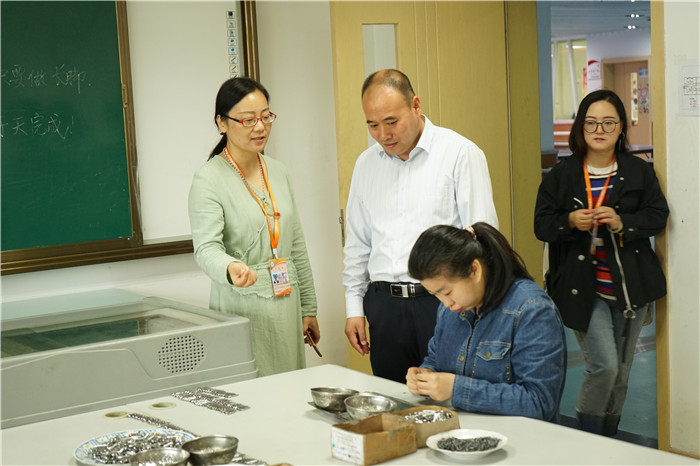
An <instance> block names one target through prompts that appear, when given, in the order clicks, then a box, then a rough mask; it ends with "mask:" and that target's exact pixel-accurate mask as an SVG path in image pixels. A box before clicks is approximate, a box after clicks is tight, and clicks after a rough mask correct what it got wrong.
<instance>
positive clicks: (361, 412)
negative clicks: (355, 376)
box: [345, 394, 396, 419]
mask: <svg viewBox="0 0 700 466" xmlns="http://www.w3.org/2000/svg"><path fill="white" fill-rule="evenodd" d="M345 409H346V410H347V412H348V414H349V415H350V417H352V418H353V419H364V418H366V417H369V416H374V415H375V414H380V413H390V412H392V411H393V410H394V409H396V402H395V401H394V400H392V399H390V398H387V397H385V396H382V395H370V394H360V395H354V396H350V397H348V398H346V399H345Z"/></svg>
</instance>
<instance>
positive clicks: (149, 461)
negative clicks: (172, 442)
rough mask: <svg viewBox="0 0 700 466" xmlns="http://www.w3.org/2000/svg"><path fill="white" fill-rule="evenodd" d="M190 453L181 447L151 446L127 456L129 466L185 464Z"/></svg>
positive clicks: (175, 465)
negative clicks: (151, 447)
mask: <svg viewBox="0 0 700 466" xmlns="http://www.w3.org/2000/svg"><path fill="white" fill-rule="evenodd" d="M189 457H190V454H189V453H187V452H186V451H185V450H183V449H181V448H171V447H167V448H153V449H151V450H144V451H142V452H140V453H136V454H135V455H133V456H131V458H129V463H130V464H131V466H186V465H187V460H188V459H189Z"/></svg>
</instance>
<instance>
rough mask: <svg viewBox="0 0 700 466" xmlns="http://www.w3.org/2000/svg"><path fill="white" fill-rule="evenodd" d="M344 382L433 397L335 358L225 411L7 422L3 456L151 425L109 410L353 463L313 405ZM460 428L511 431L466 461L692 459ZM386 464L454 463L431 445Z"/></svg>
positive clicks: (550, 428)
mask: <svg viewBox="0 0 700 466" xmlns="http://www.w3.org/2000/svg"><path fill="white" fill-rule="evenodd" d="M314 387H345V388H353V389H356V390H360V391H373V392H377V393H381V394H384V395H388V396H391V397H394V398H398V399H400V400H404V401H406V402H408V403H411V404H417V405H420V404H424V405H428V404H430V405H434V404H436V403H435V402H434V401H432V400H428V399H425V398H423V397H419V396H415V395H412V394H411V393H410V392H408V389H407V388H406V386H405V385H404V384H400V383H397V382H393V381H390V380H386V379H382V378H379V377H374V376H372V375H368V374H364V373H361V372H357V371H354V370H351V369H347V368H344V367H340V366H335V365H323V366H317V367H312V368H307V369H301V370H298V371H293V372H287V373H283V374H277V375H272V376H267V377H261V378H257V379H252V380H246V381H242V382H236V383H232V384H227V385H222V386H218V387H215V388H217V389H221V390H225V391H227V392H233V393H236V395H237V396H235V397H233V398H232V401H235V402H236V403H240V404H243V405H246V406H247V407H248V409H244V410H241V411H237V412H234V413H232V414H223V413H221V412H218V411H214V410H211V409H208V408H206V407H203V406H197V405H195V404H192V403H189V402H187V401H183V400H181V399H179V398H176V397H173V396H164V397H156V398H153V399H151V400H148V401H143V402H136V403H130V404H127V405H121V406H115V407H114V408H111V409H101V410H96V411H92V412H88V413H83V414H77V415H74V416H67V417H63V418H58V419H53V420H48V421H43V422H38V423H34V424H27V425H24V426H18V427H12V428H8V429H3V430H2V431H0V433H1V437H0V440H1V443H2V445H1V447H2V454H1V457H0V458H1V459H2V464H7V465H22V464H33V465H39V464H51V465H58V464H68V465H75V464H78V463H77V462H76V460H75V459H74V457H73V453H74V451H75V450H76V448H77V447H78V446H79V445H80V444H82V443H84V442H85V441H87V440H89V439H91V438H94V437H96V436H98V435H102V434H108V433H113V432H120V431H125V430H132V429H149V428H153V426H149V425H148V424H145V423H144V422H142V421H140V420H138V419H134V418H131V417H122V416H118V415H114V414H113V413H119V412H121V413H136V414H141V415H145V416H149V417H153V418H157V419H161V420H164V421H166V422H168V423H171V424H175V425H177V426H180V427H182V428H183V429H186V430H188V431H190V432H192V433H194V434H196V435H200V436H201V435H210V434H227V435H234V436H236V437H238V439H239V451H240V452H241V453H243V454H245V455H246V456H249V457H252V458H256V459H259V460H261V461H264V462H265V463H267V464H277V463H289V464H294V465H333V464H341V465H342V464H347V463H345V462H343V461H340V460H338V459H335V458H333V457H332V456H331V426H332V425H333V424H335V423H336V422H337V420H335V419H334V418H333V417H331V416H329V415H328V414H327V413H324V412H321V411H320V410H318V409H316V408H315V407H313V406H311V405H310V404H309V402H310V401H311V394H310V389H311V388H314ZM459 421H460V427H461V428H463V429H484V430H491V431H495V432H498V433H501V434H502V435H505V436H506V437H507V438H508V441H507V444H506V446H505V447H504V448H502V449H501V450H499V451H496V452H494V453H492V454H490V455H488V456H485V457H483V458H481V459H479V460H478V461H470V462H469V464H538V465H542V464H557V465H564V464H630V465H645V464H654V465H661V464H678V465H683V464H693V465H698V464H699V463H698V461H697V460H695V459H692V458H687V457H684V456H681V455H676V454H673V453H668V452H663V451H659V450H655V449H653V448H648V447H643V446H639V445H635V444H632V443H627V442H623V441H619V440H614V439H610V438H607V437H602V436H598V435H593V434H589V433H587V432H583V431H579V430H576V429H571V428H568V427H563V426H559V425H556V424H552V423H549V422H545V421H539V420H534V419H528V418H523V417H516V416H513V417H511V416H497V415H485V414H474V413H464V412H460V413H459ZM384 464H410V465H418V464H455V462H454V460H453V459H451V458H450V457H447V456H443V455H442V453H440V452H437V451H434V450H431V449H429V448H421V449H419V450H418V451H416V452H415V453H412V454H410V455H406V456H402V457H398V458H394V459H392V460H390V461H387V462H385V463H384Z"/></svg>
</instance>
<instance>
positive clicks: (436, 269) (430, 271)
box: [408, 222, 532, 312]
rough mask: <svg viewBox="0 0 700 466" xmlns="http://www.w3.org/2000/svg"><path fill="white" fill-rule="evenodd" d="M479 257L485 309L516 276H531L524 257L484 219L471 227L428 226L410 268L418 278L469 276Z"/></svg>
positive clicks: (411, 259)
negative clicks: (484, 278) (482, 270)
mask: <svg viewBox="0 0 700 466" xmlns="http://www.w3.org/2000/svg"><path fill="white" fill-rule="evenodd" d="M477 259H478V260H479V261H480V262H481V263H482V264H483V265H484V270H485V276H486V286H485V293H484V300H483V306H482V309H481V311H482V312H488V311H490V310H491V309H493V308H495V307H496V306H498V305H499V303H500V302H501V301H502V300H503V297H504V296H505V294H506V293H507V292H508V289H509V288H510V285H511V284H512V283H513V282H514V281H515V280H516V279H518V278H527V279H530V280H532V277H531V276H530V274H529V273H528V271H527V268H526V267H525V263H524V262H523V260H522V258H521V257H520V255H518V253H517V252H515V251H514V250H513V248H511V247H510V244H508V241H507V240H506V238H505V237H504V236H503V235H502V234H501V233H500V232H499V231H498V230H497V229H495V228H494V227H492V226H491V225H489V224H488V223H484V222H477V223H475V224H474V225H472V226H471V227H470V228H469V229H460V228H455V227H453V226H449V225H436V226H433V227H430V228H428V229H427V230H425V231H424V232H423V233H422V234H421V235H420V237H419V238H418V240H417V241H416V243H415V244H414V246H413V249H412V250H411V254H410V256H409V259H408V271H409V273H410V274H411V276H412V277H414V278H415V279H417V280H424V279H426V278H435V277H437V276H443V277H450V278H451V277H455V278H467V277H469V275H470V274H471V271H472V264H473V263H474V261H475V260H477Z"/></svg>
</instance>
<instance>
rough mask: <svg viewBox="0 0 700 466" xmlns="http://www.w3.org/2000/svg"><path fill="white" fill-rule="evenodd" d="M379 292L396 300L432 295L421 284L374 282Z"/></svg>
mask: <svg viewBox="0 0 700 466" xmlns="http://www.w3.org/2000/svg"><path fill="white" fill-rule="evenodd" d="M372 284H373V285H374V286H375V287H376V288H377V290H379V291H383V292H385V293H389V294H390V295H391V296H392V297H394V298H418V297H419V296H427V295H429V294H430V293H428V291H427V290H426V289H425V288H423V285H421V284H420V283H390V282H372Z"/></svg>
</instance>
